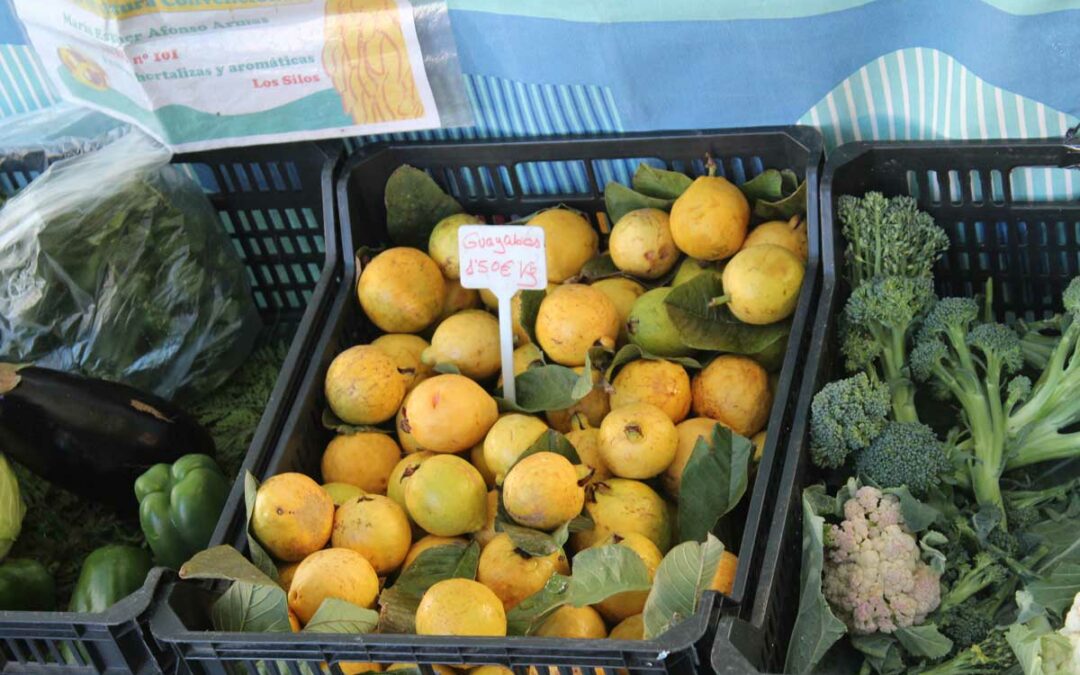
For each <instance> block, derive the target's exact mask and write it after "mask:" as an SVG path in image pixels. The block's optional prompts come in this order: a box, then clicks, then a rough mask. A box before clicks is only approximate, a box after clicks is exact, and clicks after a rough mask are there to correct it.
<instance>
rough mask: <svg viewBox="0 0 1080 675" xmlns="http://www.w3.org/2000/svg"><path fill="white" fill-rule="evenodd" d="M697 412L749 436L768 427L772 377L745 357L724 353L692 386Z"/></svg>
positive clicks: (695, 378) (699, 375) (699, 374)
mask: <svg viewBox="0 0 1080 675" xmlns="http://www.w3.org/2000/svg"><path fill="white" fill-rule="evenodd" d="M690 388H691V392H692V394H693V398H694V402H693V408H694V412H695V413H696V414H697V415H699V416H701V417H711V418H712V419H714V420H719V421H720V422H722V423H723V424H724V425H726V426H728V427H730V428H731V430H732V431H734V432H735V433H737V434H740V435H742V436H746V437H748V438H749V437H750V436H753V435H754V434H756V433H757V432H759V431H761V429H762V428H764V427H765V422H766V421H768V419H769V410H770V408H771V407H772V391H771V389H770V388H769V374H768V373H767V372H765V369H764V368H762V367H761V366H760V365H758V363H757V362H756V361H754V360H753V359H749V358H747V357H745V356H736V355H734V354H723V355H721V356H718V357H716V358H715V359H713V360H712V362H711V363H710V364H709V365H708V366H706V367H705V369H704V370H702V371H701V372H700V373H698V374H697V375H696V376H695V377H694V380H693V382H692V383H691V387H690Z"/></svg>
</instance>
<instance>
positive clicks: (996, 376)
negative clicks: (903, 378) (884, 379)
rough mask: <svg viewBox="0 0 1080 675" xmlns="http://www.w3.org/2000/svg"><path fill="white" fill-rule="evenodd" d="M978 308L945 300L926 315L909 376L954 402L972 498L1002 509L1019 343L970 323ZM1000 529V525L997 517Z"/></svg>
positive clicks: (1004, 331) (1009, 334) (1019, 387)
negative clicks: (966, 443) (965, 438)
mask: <svg viewBox="0 0 1080 675" xmlns="http://www.w3.org/2000/svg"><path fill="white" fill-rule="evenodd" d="M978 320H979V305H978V303H977V302H975V300H973V299H971V298H945V299H943V300H941V301H939V302H938V303H937V304H935V305H934V307H933V308H932V309H931V310H930V311H929V312H928V313H927V315H926V319H925V320H924V321H923V328H922V330H921V331H920V333H919V338H918V340H917V342H916V347H915V349H913V350H912V352H911V359H910V362H911V372H912V375H913V376H914V377H915V379H916V380H920V381H927V380H931V381H935V382H936V383H937V384H938V386H941V387H943V388H944V389H946V390H947V391H948V392H949V394H950V395H951V396H952V397H953V398H954V399H955V400H956V401H957V403H959V404H960V407H961V409H962V410H963V421H964V424H965V426H966V427H967V431H968V433H969V435H970V437H971V443H972V453H971V458H970V459H969V460H968V461H967V463H966V464H967V467H966V469H967V471H966V473H967V475H966V476H965V479H970V484H971V489H972V491H973V492H974V493H975V499H976V501H978V503H979V504H980V505H990V506H993V507H995V508H997V509H998V510H1000V511H1001V512H1002V513H1004V511H1005V506H1004V502H1003V500H1002V496H1001V486H1000V485H999V484H998V479H999V478H1000V476H1001V472H1002V471H1003V470H1004V462H1005V456H1006V452H1005V442H1006V426H1007V424H1006V420H1007V415H1008V412H1009V409H1008V408H1007V403H1011V404H1015V400H1014V399H1015V398H1016V397H1020V396H1022V395H1023V394H1024V393H1025V392H1024V389H1025V387H1024V385H1023V381H1022V380H1020V381H1018V382H1017V383H1016V384H1012V383H1009V385H1008V386H1009V391H1008V392H1007V393H1006V398H1005V399H1004V400H1003V396H1002V389H1003V388H1004V387H1006V382H1007V381H1008V377H1009V376H1010V375H1012V374H1013V373H1015V372H1016V371H1017V370H1019V369H1020V367H1021V366H1022V365H1023V356H1022V353H1021V349H1020V340H1019V338H1018V337H1017V336H1016V333H1015V332H1013V331H1012V330H1010V329H1008V328H1007V327H1006V326H1003V325H1001V324H994V323H984V324H976V322H977V321H978ZM1001 526H1002V528H1003V529H1004V527H1005V522H1004V518H1003V519H1002V522H1001Z"/></svg>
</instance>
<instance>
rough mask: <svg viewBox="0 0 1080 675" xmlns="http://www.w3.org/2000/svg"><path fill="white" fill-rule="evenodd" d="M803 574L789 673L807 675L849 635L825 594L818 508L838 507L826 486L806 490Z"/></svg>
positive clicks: (821, 522)
mask: <svg viewBox="0 0 1080 675" xmlns="http://www.w3.org/2000/svg"><path fill="white" fill-rule="evenodd" d="M802 502H803V544H802V573H801V575H800V588H801V589H802V590H801V591H800V594H799V613H798V615H796V617H795V627H794V628H793V629H792V632H791V635H790V639H789V647H788V652H787V662H786V664H785V665H784V672H785V673H792V674H793V675H807V674H808V673H811V672H813V670H814V666H816V665H817V664H818V662H819V661H821V659H822V658H823V657H824V656H825V653H826V652H828V651H829V649H830V648H831V647H832V646H833V645H834V644H835V643H836V641H837V640H839V639H840V638H842V637H843V636H844V635H846V634H847V626H845V625H844V622H843V621H841V620H840V619H838V618H836V615H835V614H833V612H832V608H830V607H829V602H828V601H827V600H826V599H825V595H824V594H823V593H822V592H821V571H822V569H823V568H824V566H825V533H824V530H825V519H824V518H823V517H822V516H820V515H818V513H817V512H815V505H820V506H823V507H826V508H827V509H832V508H835V507H834V506H833V500H832V499H831V498H830V497H829V496H828V495H826V494H825V487H824V486H822V485H813V486H811V487H808V488H806V489H805V490H803V500H802Z"/></svg>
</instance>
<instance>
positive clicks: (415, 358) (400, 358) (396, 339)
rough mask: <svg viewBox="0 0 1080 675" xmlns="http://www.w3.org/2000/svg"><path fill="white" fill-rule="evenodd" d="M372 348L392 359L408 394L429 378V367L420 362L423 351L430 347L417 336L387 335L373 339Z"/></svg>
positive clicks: (407, 334) (430, 371)
mask: <svg viewBox="0 0 1080 675" xmlns="http://www.w3.org/2000/svg"><path fill="white" fill-rule="evenodd" d="M371 346H372V347H378V348H379V349H381V350H383V351H384V352H386V353H387V355H389V356H390V358H391V359H393V361H394V364H395V365H396V366H397V369H398V372H399V373H400V374H401V379H402V380H403V381H404V382H405V391H406V392H409V391H411V390H412V388H413V387H415V386H416V385H417V384H419V383H420V382H423V381H424V380H426V379H427V378H429V377H431V375H432V373H434V372H435V371H433V370H432V369H431V366H429V365H427V364H426V363H424V362H423V361H422V360H421V358H420V357H421V356H422V355H423V353H424V350H425V349H427V348H428V347H430V346H431V345H429V344H428V341H427V340H425V339H424V338H422V337H420V336H419V335H410V334H409V333H387V334H386V335H381V336H379V337H377V338H375V340H374V341H372V343H371Z"/></svg>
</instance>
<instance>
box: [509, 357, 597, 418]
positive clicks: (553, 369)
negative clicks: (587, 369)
mask: <svg viewBox="0 0 1080 675" xmlns="http://www.w3.org/2000/svg"><path fill="white" fill-rule="evenodd" d="M577 380H578V374H577V373H575V372H574V371H573V370H572V369H570V368H567V367H566V366H559V365H555V364H549V365H546V366H539V367H536V368H529V369H528V370H526V371H525V372H523V373H521V374H519V375H518V376H517V377H515V378H514V385H515V387H516V388H517V402H516V403H510V402H509V401H507V400H505V399H503V400H500V401H499V404H500V407H502V408H503V409H504V410H513V411H516V412H523V413H538V412H546V411H548V410H562V409H563V408H569V407H570V406H572V405H574V404H575V403H577V401H578V399H576V398H574V385H575V384H576V383H577Z"/></svg>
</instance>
